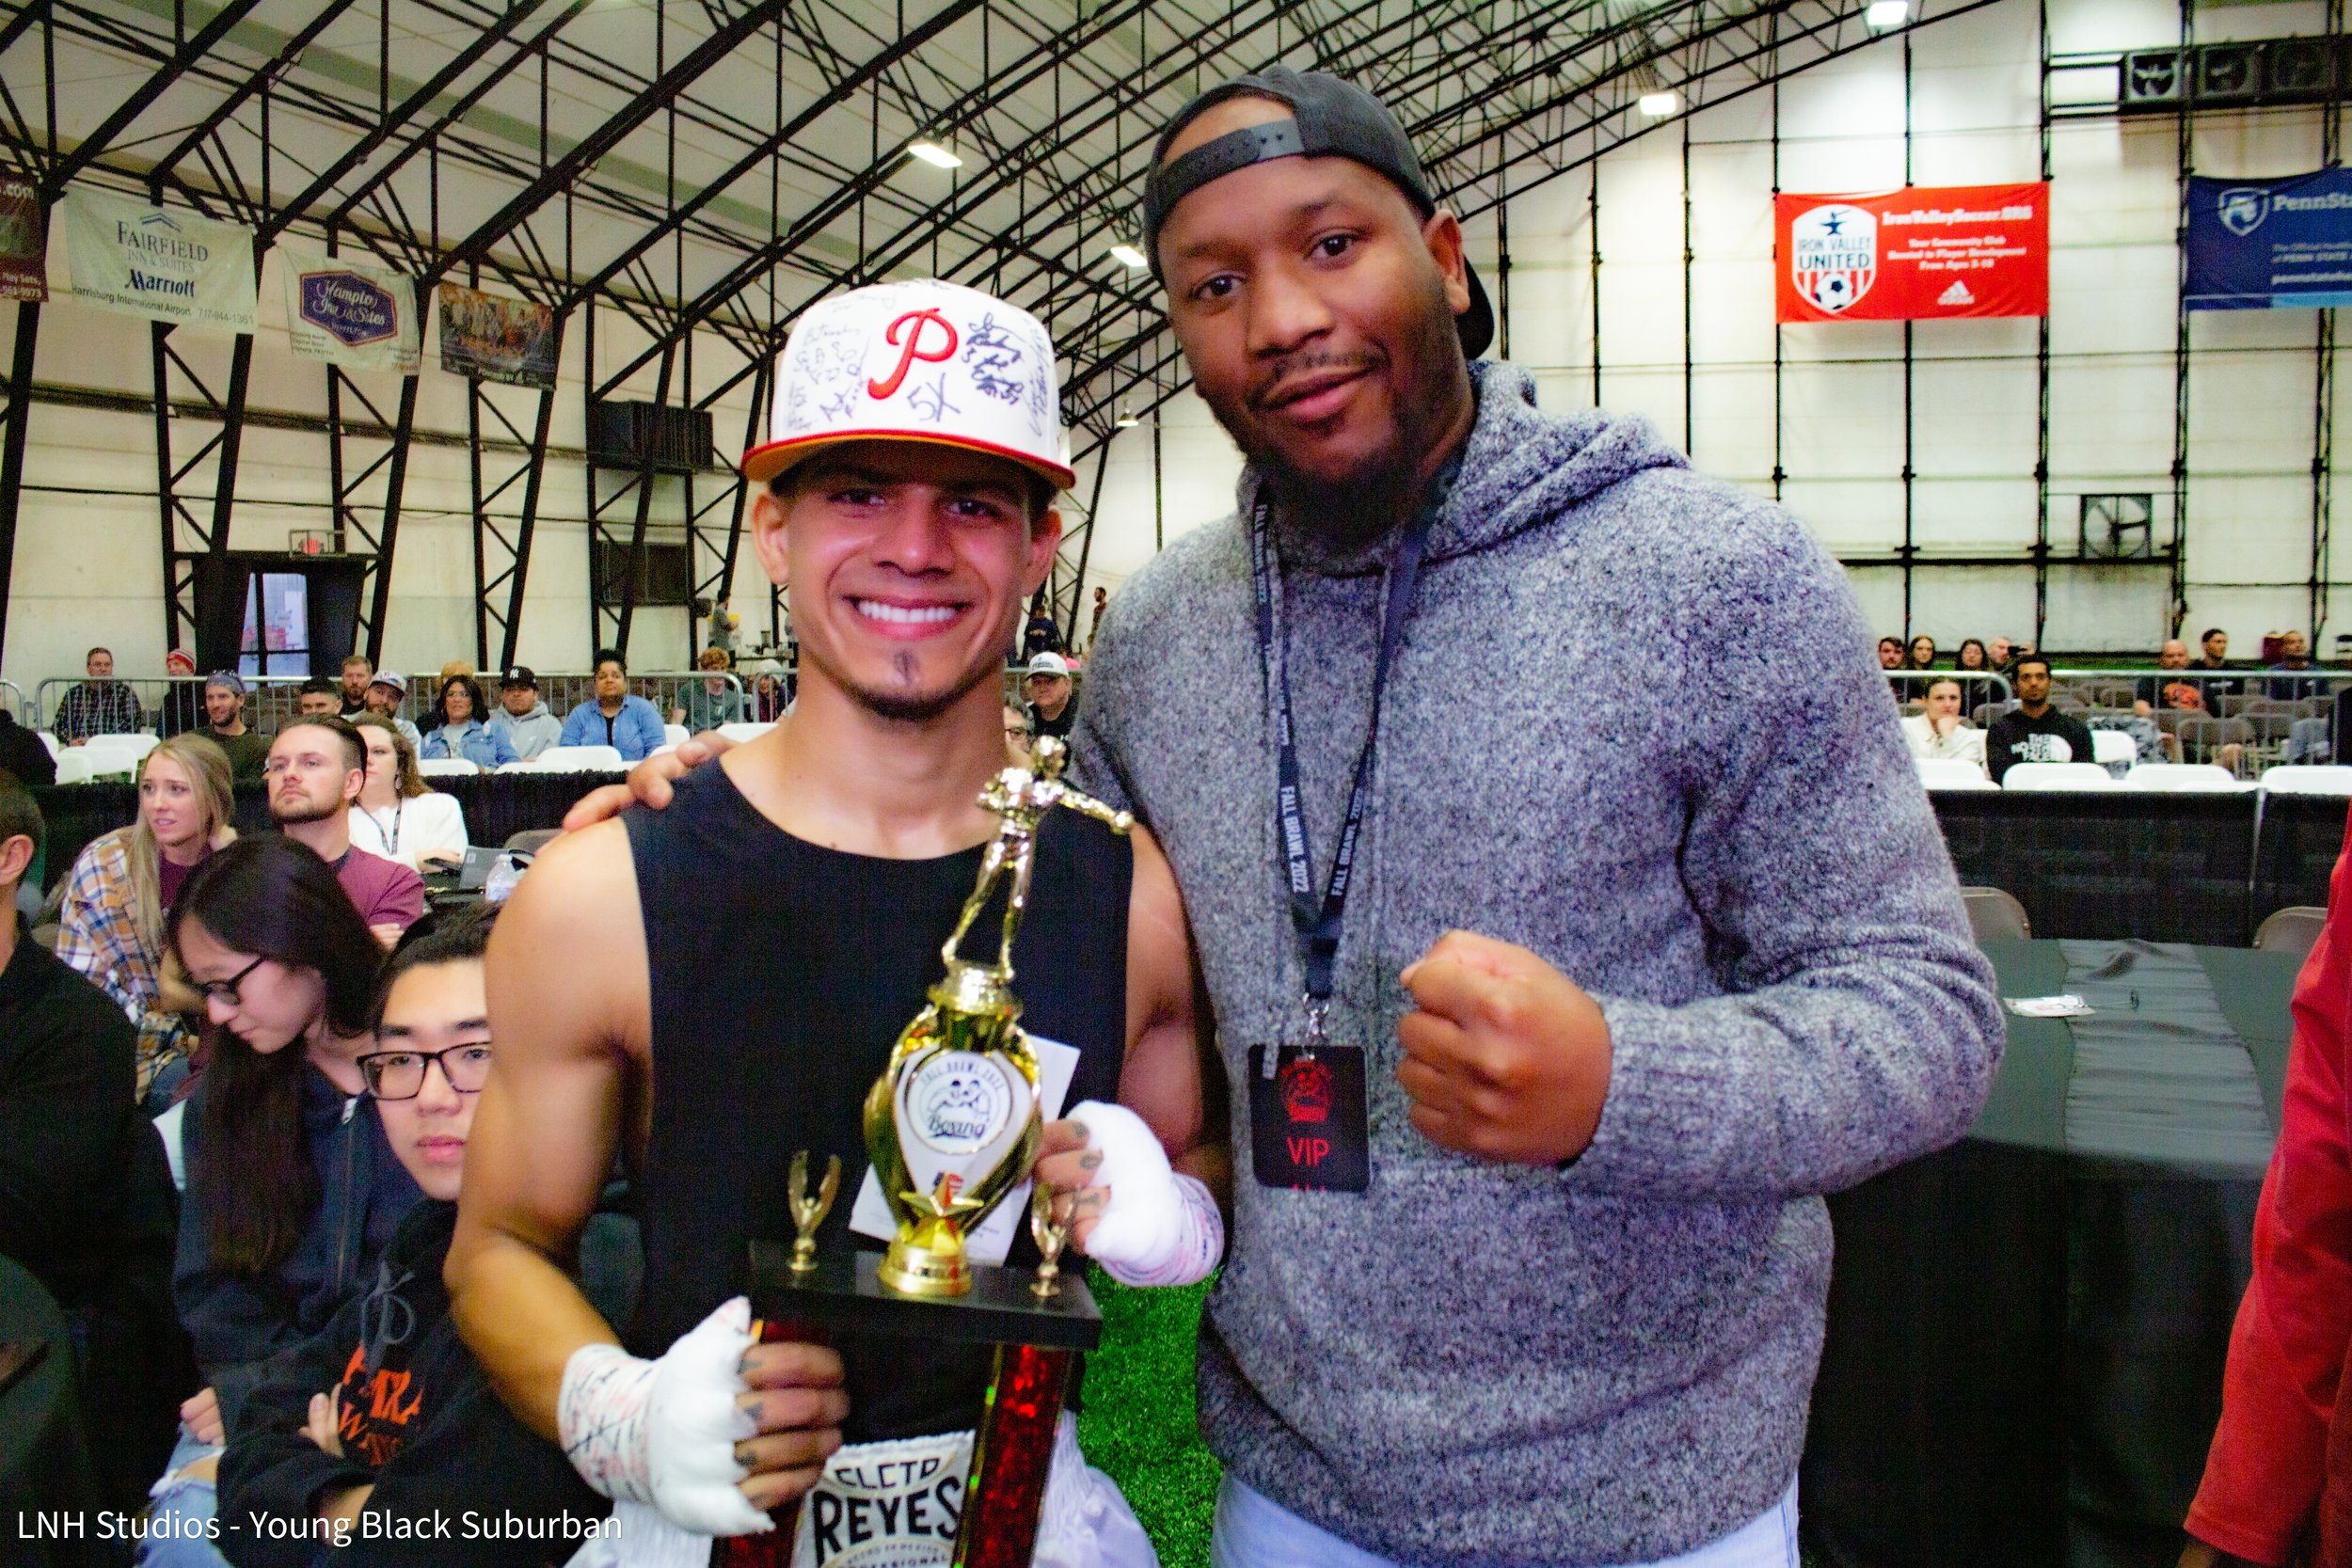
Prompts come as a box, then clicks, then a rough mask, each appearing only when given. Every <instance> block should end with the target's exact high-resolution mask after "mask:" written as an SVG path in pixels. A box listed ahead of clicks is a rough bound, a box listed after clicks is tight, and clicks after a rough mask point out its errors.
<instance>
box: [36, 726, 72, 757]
mask: <svg viewBox="0 0 2352 1568" xmlns="http://www.w3.org/2000/svg"><path fill="white" fill-rule="evenodd" d="M35 733H36V734H38V735H39V736H40V743H41V744H42V745H44V746H46V747H48V748H49V754H50V755H51V756H53V757H55V756H62V755H64V754H65V747H64V746H63V745H62V744H60V743H59V741H58V739H57V737H56V734H54V733H53V732H51V731H49V730H39V731H36V732H35Z"/></svg>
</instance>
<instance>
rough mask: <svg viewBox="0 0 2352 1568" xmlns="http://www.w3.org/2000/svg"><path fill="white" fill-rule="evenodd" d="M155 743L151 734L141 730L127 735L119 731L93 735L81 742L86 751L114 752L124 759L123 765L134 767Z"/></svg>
mask: <svg viewBox="0 0 2352 1568" xmlns="http://www.w3.org/2000/svg"><path fill="white" fill-rule="evenodd" d="M157 744H158V742H157V740H156V738H155V737H154V736H151V735H149V734H147V733H146V732H145V731H143V730H142V731H139V732H136V733H135V734H127V735H126V734H119V733H118V734H114V735H94V736H90V737H89V739H88V740H87V741H86V742H85V743H84V744H83V747H82V749H83V750H84V751H86V752H111V753H114V754H116V755H119V756H120V757H121V758H123V759H124V766H126V767H129V768H136V767H138V765H139V764H140V762H142V761H143V760H145V758H146V756H147V753H148V752H151V751H153V750H154V749H155V747H156V746H157Z"/></svg>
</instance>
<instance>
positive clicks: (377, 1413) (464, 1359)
mask: <svg viewBox="0 0 2352 1568" xmlns="http://www.w3.org/2000/svg"><path fill="white" fill-rule="evenodd" d="M496 911H497V906H496V905H489V906H483V907H480V908H477V909H475V910H472V911H467V912H466V913H465V914H463V915H459V916H455V917H453V918H452V919H450V920H448V921H445V922H443V923H442V924H441V925H440V926H439V927H437V928H434V929H431V930H429V931H427V930H426V929H425V928H424V927H420V928H419V931H420V934H419V935H417V936H415V937H413V938H412V939H411V940H409V941H408V942H405V943H403V944H402V946H401V948H400V950H399V951H398V952H397V953H395V954H394V955H393V956H392V958H391V961H390V963H389V965H388V966H387V968H386V971H385V975H384V981H383V986H382V989H381V990H380V991H379V993H378V999H377V1002H376V1015H375V1039H374V1046H373V1050H371V1051H370V1052H369V1053H366V1054H364V1055H362V1056H360V1057H359V1059H358V1068H359V1071H360V1074H361V1076H362V1078H363V1079H364V1080H365V1082H366V1084H367V1085H368V1095H369V1097H370V1099H371V1100H372V1101H373V1105H374V1108H375V1111H376V1114H377V1116H378V1117H379V1118H380V1119H381V1120H382V1123H383V1127H384V1132H385V1135H386V1137H387V1138H388V1140H389V1143H390V1146H391V1149H392V1153H393V1154H394V1155H395V1156H396V1157H397V1158H398V1159H399V1161H400V1163H401V1164H402V1165H403V1166H404V1167H405V1169H406V1170H407V1172H408V1174H409V1175H410V1176H411V1177H413V1178H414V1179H415V1180H416V1183H417V1185H418V1186H419V1187H421V1188H422V1189H423V1191H424V1196H425V1201H424V1202H422V1203H420V1204H419V1205H418V1206H417V1207H416V1208H415V1209H414V1210H413V1211H411V1212H410V1213H409V1215H408V1217H407V1219H406V1220H405V1221H404V1222H403V1223H402V1225H401V1227H400V1230H399V1233H398V1234H397V1235H395V1236H394V1237H393V1239H392V1241H391V1243H390V1245H389V1246H388V1247H386V1248H385V1251H384V1255H383V1258H382V1259H381V1260H380V1261H379V1262H378V1263H377V1265H376V1267H375V1271H374V1275H373V1284H372V1285H371V1286H370V1288H369V1289H368V1290H367V1291H366V1292H365V1293H364V1294H362V1295H360V1296H358V1297H357V1298H355V1299H353V1300H352V1301H350V1302H348V1303H346V1304H345V1305H344V1307H343V1308H342V1311H341V1312H339V1313H338V1314H337V1315H336V1317H335V1320H334V1322H333V1323H329V1324H328V1325H327V1327H326V1330H325V1332H323V1333H321V1334H319V1335H317V1336H315V1337H314V1338H311V1339H310V1340H309V1341H307V1342H306V1343H305V1345H304V1346H303V1348H302V1349H301V1350H300V1351H297V1352H295V1353H293V1354H289V1355H285V1356H281V1357H279V1358H278V1360H276V1361H274V1362H272V1363H271V1365H270V1372H269V1376H268V1378H267V1379H266V1380H265V1381H264V1383H263V1384H262V1386H261V1387H260V1388H258V1389H256V1390H255V1392H254V1394H253V1396H252V1398H251V1399H250V1400H249V1401H248V1402H247V1403H246V1418H245V1420H244V1422H243V1424H242V1426H241V1429H240V1431H239V1432H238V1433H236V1434H235V1435H234V1436H233V1437H232V1438H231V1440H230V1444H229V1448H228V1451H227V1452H226V1453H224V1454H223V1455H222V1456H221V1459H220V1463H219V1483H220V1500H221V1508H220V1513H219V1523H220V1528H221V1538H222V1544H223V1545H224V1547H226V1548H227V1549H228V1550H229V1551H230V1553H231V1554H232V1555H234V1556H235V1558H236V1560H237V1561H238V1562H239V1563H240V1564H244V1565H246V1568H277V1565H278V1564H280V1563H282V1564H284V1565H285V1568H297V1565H299V1564H303V1563H306V1562H309V1561H310V1560H312V1553H313V1551H314V1548H315V1545H316V1543H317V1542H318V1540H319V1539H321V1536H322V1534H323V1533H324V1534H325V1536H326V1538H327V1539H332V1538H333V1534H334V1532H336V1531H338V1530H340V1531H342V1532H343V1533H344V1534H345V1535H347V1536H349V1537H352V1538H358V1537H359V1536H360V1534H361V1523H360V1515H361V1514H362V1513H366V1514H368V1515H370V1516H371V1517H370V1519H369V1520H368V1524H369V1525H370V1526H372V1527H373V1536H374V1537H375V1538H379V1539H386V1540H389V1539H395V1538H400V1537H404V1536H405V1537H409V1538H423V1539H429V1538H430V1536H429V1533H427V1532H428V1531H429V1528H430V1527H431V1525H432V1522H433V1521H434V1520H435V1519H436V1518H443V1519H448V1520H450V1521H453V1528H456V1524H455V1522H459V1521H463V1520H464V1519H465V1518H466V1517H467V1516H468V1515H469V1514H472V1515H476V1516H479V1517H481V1518H485V1519H503V1518H504V1517H505V1516H506V1515H509V1514H512V1515H515V1516H516V1518H517V1519H520V1520H525V1521H528V1522H529V1523H530V1525H531V1527H532V1528H529V1529H524V1530H519V1531H516V1534H518V1535H519V1536H520V1537H521V1539H519V1540H517V1541H516V1542H515V1543H514V1544H512V1545H504V1544H492V1543H485V1542H480V1541H477V1542H472V1543H469V1544H468V1545H467V1546H466V1547H465V1548H464V1555H463V1560H464V1561H465V1562H466V1563H467V1564H469V1565H478V1564H493V1563H496V1564H503V1563H506V1562H510V1561H511V1562H516V1563H518V1564H519V1563H534V1564H535V1563H544V1562H548V1561H562V1560H564V1559H565V1558H567V1557H568V1556H570V1555H571V1553H572V1551H573V1549H574V1548H575V1547H576V1546H577V1545H578V1544H579V1543H580V1541H581V1540H582V1539H584V1538H585V1537H587V1536H588V1535H589V1534H590V1533H591V1532H592V1531H594V1530H596V1529H597V1528H598V1522H599V1521H600V1520H601V1519H602V1518H603V1517H604V1516H605V1513H606V1512H607V1510H608V1508H609V1506H610V1505H608V1504H607V1503H605V1501H604V1500H603V1499H602V1498H600V1497H597V1496H596V1494H595V1493H593V1492H591V1491H590V1490H589V1489H588V1487H587V1484H586V1483H585V1482H584V1481H580V1479H579V1477H578V1476H577V1475H576V1474H575V1473H574V1472H573V1470H572V1467H571V1465H569V1464H568V1463H566V1462H565V1460H564V1456H563V1454H562V1452H561V1451H559V1450H558V1449H556V1448H555V1447H554V1446H553V1445H551V1444H549V1443H548V1442H546V1441H545V1440H543V1439H541V1438H539V1437H537V1436H535V1435H533V1434H532V1433H529V1432H527V1431H525V1430H524V1429H523V1428H522V1426H521V1425H520V1424H519V1423H517V1422H516V1420H515V1418H514V1417H513V1416H511V1415H509V1414H508V1412H507V1409H506V1407H505V1405H504V1404H502V1403H501V1402H500V1401H499V1400H498V1399H497V1397H496V1396H495V1395H493V1394H492V1393H491V1392H490V1390H489V1386H488V1385H487V1384H486V1383H485V1381H484V1380H483V1376H482V1373H481V1370H480V1369H479V1368H478V1367H477V1366H476V1364H475V1362H474V1360H473V1357H472V1356H471V1355H470V1354H469V1353H468V1352H467V1350H466V1348H465V1346H464V1344H463V1343H462V1342H461V1341H460V1340H459V1339H458V1338H457V1331H456V1326H455V1324H454V1323H452V1321H451V1320H450V1316H449V1291H448V1290H447V1289H446V1288H445V1287H444V1286H443V1285H442V1283H441V1263H442V1259H444V1258H445V1257H446V1256H447V1254H448V1252H449V1239H450V1232H451V1229H452V1228H453V1226H454V1225H455V1223H456V1217H457V1210H456V1202H457V1189H458V1182H459V1179H460V1177H461V1176H462V1174H463V1172H464V1170H465V1159H466V1142H467V1139H468V1136H469V1133H470V1132H471V1129H472V1126H473V1116H474V1108H475V1107H476V1105H478V1104H479V1103H480V1101H481V1091H482V1087H483V1085H485V1083H486V1082H487V1081H488V1076H489V1072H490V1063H491V1044H490V1023H489V1004H488V1002H487V1000H486V997H485V990H484V985H483V966H482V954H483V948H484V946H485V942H487V940H488V938H489V933H490V927H491V925H492V923H493V922H494V921H495V919H496V917H497V916H496ZM256 1521H262V1522H264V1524H265V1528H263V1530H262V1533H261V1534H260V1535H258V1536H257V1535H256V1533H255V1527H256ZM605 1528H610V1527H605ZM444 1549H445V1548H441V1547H435V1548H432V1551H433V1552H434V1553H436V1554H437V1553H439V1552H440V1551H442V1550H444ZM419 1560H423V1559H422V1558H420V1559H419Z"/></svg>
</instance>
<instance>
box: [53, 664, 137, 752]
mask: <svg viewBox="0 0 2352 1568" xmlns="http://www.w3.org/2000/svg"><path fill="white" fill-rule="evenodd" d="M82 673H84V674H86V675H87V676H88V677H89V678H88V679H87V680H86V681H84V682H82V683H81V684H80V685H79V686H76V687H73V688H72V689H70V690H68V691H67V692H66V694H65V696H64V697H62V698H61V699H59V700H58V703H57V712H56V717H55V718H53V719H52V720H51V721H50V722H49V733H50V734H52V735H54V736H56V737H57V739H58V740H59V742H61V743H62V744H64V745H67V746H79V745H82V744H84V743H85V742H87V740H88V739H89V737H90V736H94V735H136V734H137V733H138V732H139V731H140V730H142V729H144V728H145V727H146V725H147V714H146V712H145V711H144V710H143V709H141V708H140V706H139V694H138V693H137V692H135V691H134V690H132V689H130V688H129V687H127V686H125V685H123V684H122V682H120V681H119V680H117V679H115V656H114V655H113V654H112V653H109V652H108V651H107V650H106V649H104V648H92V649H91V650H90V651H89V653H88V655H87V657H85V658H84V659H83V660H82Z"/></svg>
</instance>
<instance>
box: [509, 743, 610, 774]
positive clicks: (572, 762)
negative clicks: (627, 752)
mask: <svg viewBox="0 0 2352 1568" xmlns="http://www.w3.org/2000/svg"><path fill="white" fill-rule="evenodd" d="M523 766H524V767H526V768H530V769H531V770H532V771H533V772H538V773H618V772H621V771H623V770H625V769H626V768H628V763H627V762H626V761H624V760H623V759H622V756H621V753H620V752H619V750H618V749H617V748H615V747H612V746H550V747H548V749H547V750H546V751H544V752H540V753H539V754H538V755H537V756H536V757H533V758H532V760H531V761H530V762H528V763H525V764H524V765H523ZM500 771H501V772H504V771H505V769H504V768H501V769H500Z"/></svg>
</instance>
